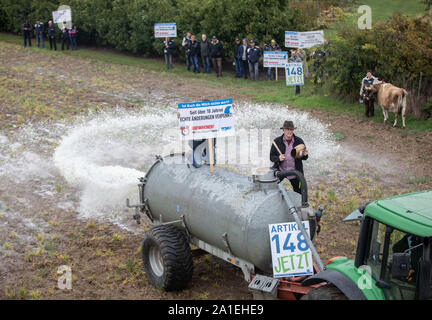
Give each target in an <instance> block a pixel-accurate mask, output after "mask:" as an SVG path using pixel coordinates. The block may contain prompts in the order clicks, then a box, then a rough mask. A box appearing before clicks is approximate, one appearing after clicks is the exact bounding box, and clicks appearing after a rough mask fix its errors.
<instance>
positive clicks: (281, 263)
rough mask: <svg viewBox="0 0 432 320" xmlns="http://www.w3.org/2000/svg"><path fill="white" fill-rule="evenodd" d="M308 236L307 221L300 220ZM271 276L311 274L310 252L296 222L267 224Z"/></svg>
mask: <svg viewBox="0 0 432 320" xmlns="http://www.w3.org/2000/svg"><path fill="white" fill-rule="evenodd" d="M302 224H303V226H304V228H305V229H306V232H307V234H308V236H309V237H310V231H309V221H303V222H302ZM269 234H270V248H271V253H272V264H273V277H274V278H281V277H292V276H302V275H311V274H313V273H314V271H313V261H312V252H311V249H310V247H309V245H308V244H307V242H306V239H305V238H304V236H303V234H302V232H301V230H300V228H299V227H298V225H297V223H296V222H287V223H276V224H270V225H269Z"/></svg>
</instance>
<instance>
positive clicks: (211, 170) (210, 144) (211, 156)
mask: <svg viewBox="0 0 432 320" xmlns="http://www.w3.org/2000/svg"><path fill="white" fill-rule="evenodd" d="M208 149H209V150H208V153H209V154H208V155H209V160H210V173H213V171H214V168H213V138H210V139H208Z"/></svg>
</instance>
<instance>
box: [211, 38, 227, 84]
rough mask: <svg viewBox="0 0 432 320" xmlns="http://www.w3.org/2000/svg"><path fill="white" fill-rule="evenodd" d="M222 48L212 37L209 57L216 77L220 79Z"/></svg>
mask: <svg viewBox="0 0 432 320" xmlns="http://www.w3.org/2000/svg"><path fill="white" fill-rule="evenodd" d="M223 52H224V47H223V45H222V43H221V42H220V41H219V40H218V39H217V38H216V36H213V38H212V42H211V45H210V57H211V59H212V63H213V67H214V68H215V70H216V77H222V57H223Z"/></svg>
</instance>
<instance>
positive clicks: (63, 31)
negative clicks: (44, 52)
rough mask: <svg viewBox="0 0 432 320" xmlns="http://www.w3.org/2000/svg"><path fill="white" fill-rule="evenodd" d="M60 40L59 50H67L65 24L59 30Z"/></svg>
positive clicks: (67, 31)
mask: <svg viewBox="0 0 432 320" xmlns="http://www.w3.org/2000/svg"><path fill="white" fill-rule="evenodd" d="M60 39H61V49H62V51H63V50H64V48H65V45H66V50H69V29H68V28H66V24H65V23H64V24H63V28H62V29H61V30H60Z"/></svg>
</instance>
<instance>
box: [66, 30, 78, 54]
mask: <svg viewBox="0 0 432 320" xmlns="http://www.w3.org/2000/svg"><path fill="white" fill-rule="evenodd" d="M68 32H69V40H70V43H71V46H72V50H76V46H77V41H76V40H77V32H78V31H77V28H76V26H75V25H74V26H73V27H72V28H71V29H69V31H68Z"/></svg>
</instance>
